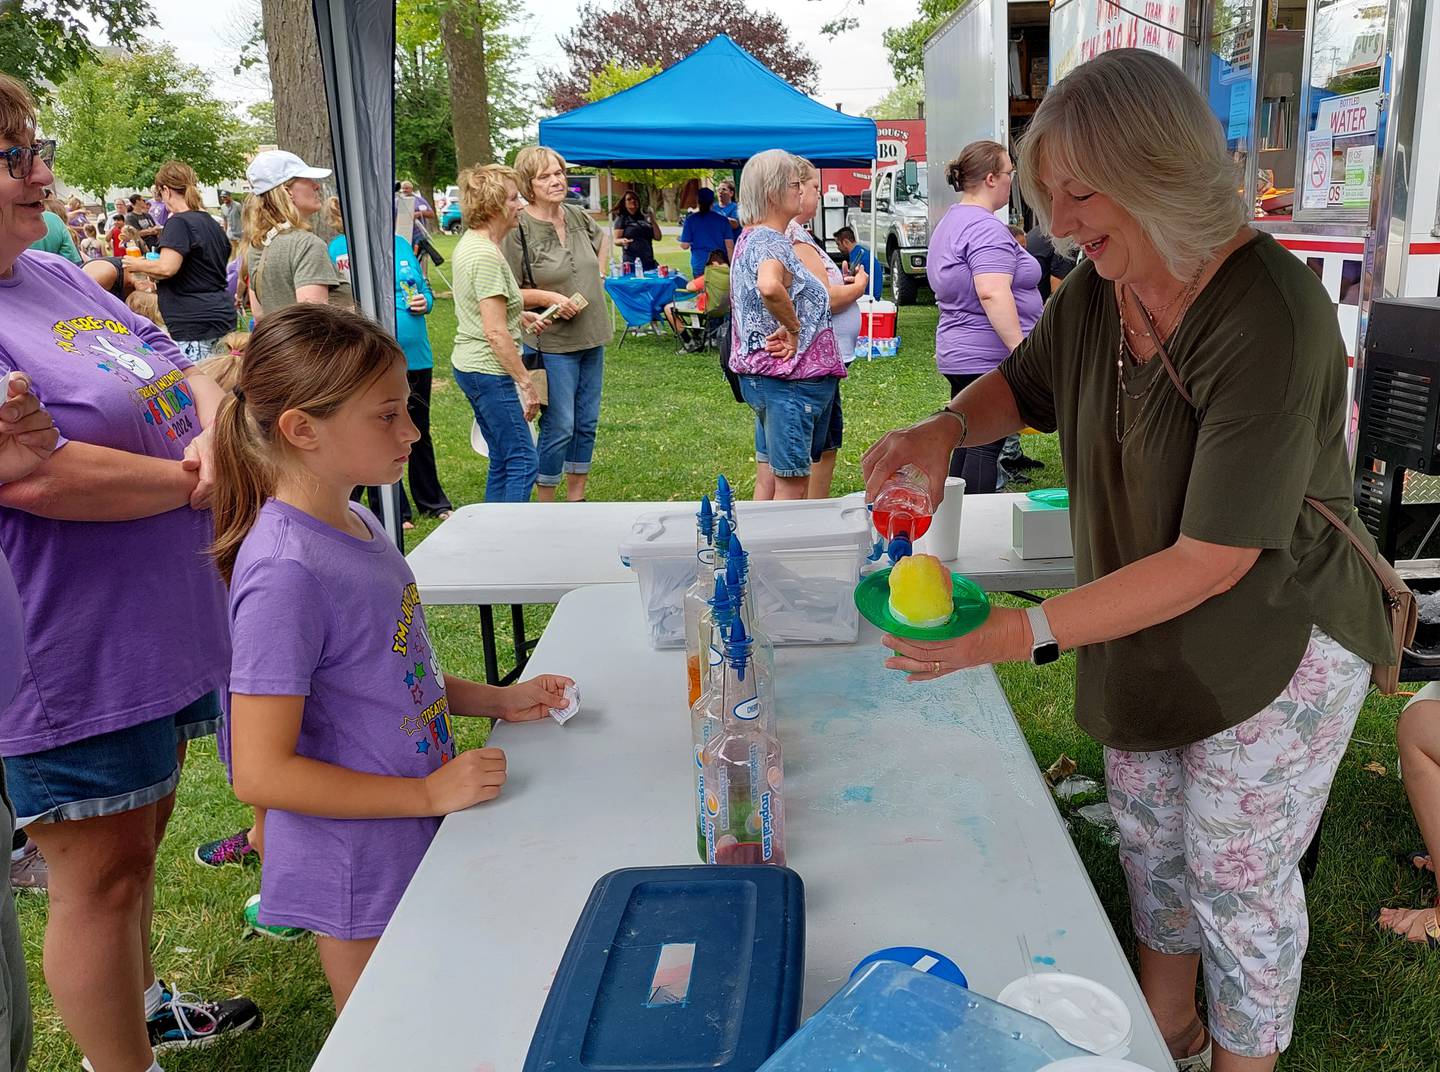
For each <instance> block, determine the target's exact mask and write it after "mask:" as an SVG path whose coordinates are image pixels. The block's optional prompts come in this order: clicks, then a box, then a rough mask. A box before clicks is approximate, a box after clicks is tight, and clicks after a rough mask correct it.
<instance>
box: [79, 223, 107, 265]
mask: <svg viewBox="0 0 1440 1072" xmlns="http://www.w3.org/2000/svg"><path fill="white" fill-rule="evenodd" d="M80 256H82V257H84V258H85V259H86V260H87V261H93V260H95V259H96V258H97V257H103V256H105V247H104V246H103V245H101V243H100V232H99V231H97V230H96V229H95V225H94V224H93V223H87V224H85V237H83V238H82V239H80Z"/></svg>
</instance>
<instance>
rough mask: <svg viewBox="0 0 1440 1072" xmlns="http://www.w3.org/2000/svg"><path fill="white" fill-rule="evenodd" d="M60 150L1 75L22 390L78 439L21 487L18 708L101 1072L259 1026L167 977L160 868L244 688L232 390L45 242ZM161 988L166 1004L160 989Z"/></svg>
mask: <svg viewBox="0 0 1440 1072" xmlns="http://www.w3.org/2000/svg"><path fill="white" fill-rule="evenodd" d="M54 152H55V143H54V142H53V141H47V142H41V141H37V139H36V136H35V107H34V102H33V100H32V99H31V97H30V94H29V92H28V91H27V90H26V88H25V87H24V85H22V84H21V83H20V82H17V81H16V80H14V79H13V78H9V77H7V76H5V75H0V161H3V165H0V375H3V374H5V373H9V372H22V373H24V374H25V375H26V376H27V377H28V378H29V380H30V382H31V383H32V384H33V385H34V392H35V394H36V395H37V396H38V397H39V398H41V399H43V400H44V402H45V404H46V407H47V408H48V410H49V411H50V413H51V414H53V416H54V418H55V423H56V424H57V425H58V426H59V427H60V428H61V430H62V431H63V433H64V436H65V438H63V439H61V440H60V441H59V445H58V446H57V447H56V449H55V450H54V453H53V454H51V455H50V457H48V458H46V459H45V460H44V461H43V462H42V463H41V464H40V465H39V466H38V467H37V468H36V469H35V470H34V472H32V473H30V474H29V475H28V476H25V477H23V478H22V479H16V480H12V481H10V482H7V483H5V484H3V485H0V553H3V554H4V556H5V558H6V559H8V560H9V563H10V566H11V568H12V570H13V573H14V576H15V580H16V581H17V583H18V585H19V588H20V595H21V597H22V602H23V607H24V632H25V640H24V643H25V651H24V663H23V666H22V672H21V676H20V683H19V689H18V691H17V692H16V694H15V696H14V698H13V699H9V702H8V704H7V705H6V706H4V707H3V708H0V756H3V757H4V766H5V780H6V782H7V783H8V786H7V787H8V789H9V797H10V800H11V801H12V802H13V803H14V806H15V811H16V814H17V816H18V818H17V824H18V825H21V826H23V827H25V829H26V831H27V833H29V835H30V836H31V838H32V839H33V840H34V841H35V843H36V844H37V845H38V846H39V847H40V849H41V851H42V852H43V853H44V855H45V858H46V860H47V861H48V862H49V865H50V878H49V893H50V911H49V920H48V923H47V929H46V935H45V978H46V981H47V982H48V983H49V984H50V991H51V994H52V995H53V997H54V999H55V1006H56V1009H57V1010H58V1011H59V1013H60V1016H61V1018H62V1019H63V1020H64V1021H65V1026H66V1027H67V1028H69V1030H70V1033H71V1035H73V1036H74V1038H75V1041H76V1043H77V1044H78V1045H79V1047H80V1048H81V1049H82V1050H83V1051H84V1053H85V1055H86V1056H87V1057H88V1058H89V1059H90V1063H91V1064H92V1065H93V1066H94V1067H95V1068H97V1069H134V1070H144V1069H152V1068H153V1062H154V1055H153V1052H152V1051H153V1050H154V1049H155V1048H156V1047H166V1048H169V1047H175V1046H194V1045H203V1044H205V1043H207V1042H213V1041H215V1039H216V1037H217V1036H218V1035H220V1034H221V1033H223V1032H225V1031H229V1030H240V1029H244V1028H249V1027H255V1026H258V1024H259V1021H260V1014H259V1011H258V1010H257V1009H256V1008H255V1006H254V1004H253V1003H251V1002H250V1001H249V1000H247V999H243V998H242V999H236V1000H234V1001H230V1002H221V1003H216V1002H201V1001H198V1000H195V999H193V998H191V997H189V996H186V997H181V996H180V995H179V994H178V993H176V992H175V991H174V990H173V989H172V988H170V987H167V986H165V985H164V984H163V983H162V982H161V981H160V980H159V979H158V978H157V977H156V976H155V973H154V968H153V965H152V963H151V957H150V945H149V932H150V918H151V911H152V907H153V903H154V894H155V856H156V852H157V850H158V848H159V845H160V839H161V837H162V836H163V835H164V832H165V825H166V822H167V821H168V820H169V817H170V812H171V810H172V809H173V808H174V804H175V786H176V784H177V783H178V781H179V778H180V762H181V759H182V757H183V755H184V749H185V742H186V741H187V740H189V739H190V738H192V737H196V736H199V735H201V734H204V733H209V732H213V730H214V727H215V722H216V720H217V719H218V717H219V714H220V711H219V702H218V690H219V689H220V688H221V687H222V686H223V685H224V683H225V679H226V675H227V673H228V670H229V655H230V643H229V632H228V629H227V622H226V615H225V592H224V589H223V587H222V586H221V583H220V576H219V574H218V573H217V572H216V571H215V569H214V567H213V566H212V565H211V564H210V563H209V562H208V561H207V560H206V558H205V553H204V552H205V549H206V547H207V545H208V544H209V542H210V538H211V535H212V526H211V522H210V513H209V502H208V500H209V496H210V489H211V484H212V478H211V471H212V466H211V462H210V448H209V442H210V438H209V435H208V434H207V433H206V429H207V428H208V425H209V423H210V418H211V416H212V415H213V413H214V412H215V408H216V406H217V405H218V403H219V400H220V389H219V388H218V387H217V386H216V385H215V384H214V382H213V381H211V380H210V379H209V378H208V377H206V376H204V375H202V374H200V373H197V372H195V371H194V369H193V368H192V367H191V363H190V362H189V361H188V360H186V358H185V357H184V356H183V355H181V353H180V351H179V350H177V349H176V348H175V344H174V343H173V342H171V341H170V339H169V337H168V336H167V335H165V333H164V332H162V331H161V330H160V329H159V328H156V327H155V326H154V325H153V324H151V323H150V322H149V321H148V320H145V319H143V318H141V317H138V316H136V315H135V314H133V313H131V311H130V310H129V309H128V308H127V307H126V305H125V303H124V302H122V301H120V300H118V299H117V298H115V297H114V295H112V294H109V293H107V292H106V291H104V290H102V289H100V287H99V286H98V285H97V284H96V283H95V282H94V281H93V280H91V279H90V277H89V276H87V275H85V273H84V272H82V271H81V270H80V269H79V268H78V267H75V266H74V265H72V264H70V263H69V262H68V261H66V260H64V259H63V258H60V257H57V256H53V255H51V254H48V253H41V252H39V251H36V250H30V249H28V247H29V245H30V243H31V242H33V241H35V240H36V239H37V238H38V237H40V236H41V235H42V234H44V231H45V222H44V220H43V218H42V210H43V204H42V201H41V199H42V197H43V194H44V189H45V187H46V186H48V185H51V184H52V183H54V181H55V176H54V175H53V174H52V172H51V171H50V162H51V161H52V160H53V159H54ZM147 983H148V984H149V985H148V987H147Z"/></svg>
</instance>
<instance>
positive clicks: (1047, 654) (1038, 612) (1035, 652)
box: [1025, 604, 1060, 666]
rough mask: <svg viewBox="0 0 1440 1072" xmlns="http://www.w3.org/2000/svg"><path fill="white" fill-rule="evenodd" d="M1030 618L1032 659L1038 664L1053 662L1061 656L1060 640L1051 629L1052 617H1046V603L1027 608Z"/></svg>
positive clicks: (1027, 614)
mask: <svg viewBox="0 0 1440 1072" xmlns="http://www.w3.org/2000/svg"><path fill="white" fill-rule="evenodd" d="M1025 616H1026V617H1027V618H1029V619H1030V636H1031V641H1030V661H1031V662H1032V663H1034V664H1035V665H1036V666H1044V665H1045V664H1047V663H1053V662H1054V661H1055V660H1056V659H1058V658H1060V642H1059V641H1057V640H1056V639H1055V634H1054V633H1052V632H1051V631H1050V619H1049V618H1047V617H1045V607H1044V604H1039V605H1037V606H1034V607H1026V608H1025Z"/></svg>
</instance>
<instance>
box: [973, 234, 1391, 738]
mask: <svg viewBox="0 0 1440 1072" xmlns="http://www.w3.org/2000/svg"><path fill="white" fill-rule="evenodd" d="M1119 341H1120V318H1119V314H1118V312H1117V310H1116V305H1115V295H1114V288H1113V286H1112V284H1111V283H1109V282H1107V281H1106V280H1104V279H1101V278H1100V276H1099V275H1097V274H1096V272H1095V268H1094V266H1093V265H1091V264H1088V263H1087V264H1082V265H1081V266H1080V267H1079V268H1078V269H1076V270H1075V271H1074V272H1072V273H1071V274H1070V276H1069V277H1068V278H1067V279H1066V281H1065V283H1064V285H1063V286H1061V287H1060V288H1059V290H1058V291H1057V292H1056V294H1055V296H1054V297H1053V298H1052V299H1051V300H1050V302H1049V303H1048V304H1047V305H1046V307H1045V312H1044V314H1043V315H1042V316H1041V318H1040V321H1039V323H1037V324H1036V326H1035V329H1034V331H1033V332H1032V333H1031V334H1030V337H1029V338H1028V339H1026V340H1025V342H1023V343H1022V344H1021V345H1020V346H1019V347H1018V348H1017V349H1016V350H1015V352H1014V353H1013V354H1011V355H1010V357H1008V358H1007V359H1006V360H1005V361H1004V363H1003V364H1001V366H1000V373H1001V375H1003V376H1004V377H1005V379H1006V381H1007V382H1008V383H1009V385H1010V388H1011V391H1012V392H1013V393H1014V395H1015V401H1016V403H1017V404H1018V407H1019V411H1020V416H1021V418H1022V419H1024V420H1025V421H1027V422H1028V423H1029V424H1031V425H1033V426H1034V427H1036V428H1039V429H1041V430H1044V431H1057V430H1058V432H1059V434H1060V449H1061V456H1062V458H1063V461H1064V467H1065V480H1066V483H1067V485H1068V486H1069V488H1070V503H1071V508H1070V509H1071V513H1070V527H1071V530H1072V533H1073V535H1074V543H1075V574H1076V579H1077V580H1078V581H1079V583H1080V584H1086V583H1088V582H1090V581H1092V580H1094V579H1096V578H1097V577H1103V576H1105V575H1106V574H1108V573H1111V572H1113V571H1115V570H1117V569H1119V568H1121V567H1122V566H1125V565H1127V564H1129V563H1131V562H1135V561H1137V560H1139V559H1141V558H1144V557H1146V556H1147V555H1152V554H1155V553H1156V552H1158V551H1162V550H1164V549H1165V548H1167V547H1169V546H1171V545H1172V544H1174V543H1175V541H1176V539H1178V538H1179V536H1180V535H1181V534H1184V535H1186V536H1189V537H1191V538H1192V539H1195V540H1201V541H1205V542H1208V543H1215V544H1224V545H1227V546H1232V547H1257V548H1260V549H1261V552H1260V557H1259V559H1258V560H1257V561H1256V563H1255V565H1254V567H1253V568H1252V569H1251V570H1250V571H1249V572H1248V573H1247V574H1246V575H1245V576H1244V577H1243V578H1241V580H1240V581H1239V582H1238V583H1237V584H1236V585H1235V586H1234V587H1233V588H1231V589H1230V590H1229V591H1228V592H1225V593H1224V594H1222V595H1218V596H1214V597H1212V598H1211V599H1208V600H1206V601H1205V602H1204V603H1202V604H1200V605H1199V606H1198V607H1196V608H1195V609H1193V610H1191V611H1189V612H1187V613H1185V614H1182V615H1180V616H1179V617H1178V618H1174V619H1172V620H1170V621H1168V622H1163V623H1161V624H1160V625H1156V626H1153V627H1151V628H1149V629H1145V630H1142V631H1141V632H1139V633H1136V634H1134V635H1132V636H1129V637H1125V638H1122V639H1120V640H1113V641H1109V642H1107V643H1103V644H1092V645H1087V646H1085V647H1083V648H1081V649H1080V650H1079V652H1078V654H1077V666H1076V683H1075V717H1076V720H1077V721H1078V722H1079V723H1080V725H1081V727H1082V728H1084V729H1085V730H1086V732H1088V733H1089V734H1090V735H1091V736H1093V737H1095V738H1096V739H1097V740H1099V741H1101V742H1102V743H1104V744H1107V745H1110V746H1111V747H1114V748H1121V749H1126V750H1130V751H1154V750H1157V749H1165V748H1174V747H1179V746H1180V745H1184V744H1188V743H1191V742H1194V741H1197V740H1200V739H1202V738H1204V737H1208V736H1211V735H1213V734H1215V733H1218V732H1220V731H1221V730H1224V729H1228V728H1230V727H1232V726H1235V725H1238V724H1239V723H1241V722H1243V721H1245V720H1246V719H1248V718H1250V717H1251V716H1252V715H1254V714H1256V713H1257V712H1259V711H1260V710H1261V709H1262V708H1264V707H1266V706H1267V705H1268V704H1270V703H1271V702H1272V701H1273V700H1275V699H1276V698H1277V697H1278V696H1280V694H1281V692H1282V691H1284V689H1285V687H1286V685H1287V684H1288V683H1289V681H1290V678H1291V677H1292V676H1293V675H1294V673H1295V670H1296V668H1297V667H1298V666H1299V664H1300V659H1301V656H1302V655H1303V654H1304V651H1305V648H1306V645H1307V644H1308V642H1309V637H1310V630H1311V627H1312V626H1318V627H1319V628H1320V629H1322V630H1323V631H1324V632H1326V633H1328V634H1329V635H1330V636H1331V637H1333V638H1334V639H1336V640H1337V641H1339V642H1340V643H1341V644H1343V645H1344V646H1345V647H1346V648H1348V649H1349V650H1350V651H1352V652H1354V653H1355V654H1357V655H1359V656H1361V657H1362V658H1364V659H1367V660H1369V661H1370V662H1372V663H1374V662H1380V663H1388V662H1393V656H1391V654H1390V639H1389V638H1390V633H1389V627H1388V624H1387V621H1386V618H1385V614H1384V611H1383V608H1382V602H1381V594H1380V588H1379V585H1378V583H1377V582H1376V580H1375V578H1374V574H1372V573H1371V572H1370V570H1369V567H1368V566H1367V565H1366V564H1365V562H1364V560H1363V559H1362V558H1361V557H1360V555H1359V554H1358V553H1357V552H1356V550H1355V549H1354V548H1353V547H1352V546H1350V544H1349V542H1348V541H1347V540H1346V539H1345V536H1344V535H1343V534H1342V533H1340V532H1339V531H1338V530H1336V529H1335V528H1333V527H1332V526H1331V525H1329V524H1328V523H1327V522H1326V521H1325V520H1324V519H1323V518H1322V517H1321V516H1320V515H1319V514H1318V513H1317V512H1316V511H1315V510H1314V509H1313V508H1311V507H1309V506H1307V505H1305V503H1304V496H1306V495H1313V496H1316V497H1317V498H1319V499H1321V500H1323V501H1324V502H1325V503H1326V504H1327V505H1328V506H1329V507H1330V509H1331V510H1333V511H1335V513H1336V514H1337V515H1339V516H1340V517H1341V518H1342V519H1344V520H1346V521H1348V522H1349V523H1350V526H1351V528H1352V529H1353V530H1354V531H1355V532H1356V533H1357V534H1359V535H1360V538H1361V539H1362V540H1364V541H1365V542H1366V543H1367V544H1368V545H1369V546H1371V547H1372V548H1373V546H1374V541H1373V540H1371V538H1370V536H1369V534H1368V533H1367V532H1366V531H1365V529H1364V527H1363V525H1361V524H1360V523H1359V521H1358V519H1357V518H1356V516H1355V510H1354V506H1353V502H1352V499H1351V494H1352V492H1351V486H1352V476H1351V467H1350V463H1349V460H1348V457H1347V455H1346V450H1345V439H1344V430H1345V420H1346V413H1345V383H1346V364H1345V347H1344V344H1343V343H1342V341H1341V338H1340V332H1339V328H1338V326H1337V324H1336V321H1335V310H1334V307H1333V306H1332V305H1331V303H1330V299H1329V297H1328V296H1327V295H1326V293H1325V290H1324V288H1323V287H1322V286H1321V284H1320V282H1319V280H1318V279H1316V277H1315V274H1314V273H1313V272H1311V271H1310V269H1309V268H1308V267H1306V266H1305V265H1304V264H1303V263H1302V262H1301V261H1300V260H1298V259H1297V258H1296V257H1295V256H1294V255H1293V254H1291V253H1289V252H1287V251H1286V250H1285V249H1283V248H1282V247H1281V246H1280V245H1279V244H1278V243H1276V242H1275V240H1274V239H1272V238H1270V237H1269V236H1268V235H1263V234H1262V235H1258V236H1257V237H1256V238H1255V239H1254V240H1252V241H1251V242H1249V243H1248V244H1247V245H1245V246H1244V247H1242V248H1241V249H1239V250H1237V251H1236V252H1235V253H1233V254H1232V255H1231V256H1230V257H1229V259H1228V260H1227V261H1226V262H1225V263H1224V264H1223V265H1222V266H1221V267H1220V270H1219V271H1218V272H1217V273H1216V275H1215V276H1214V278H1213V279H1212V280H1211V281H1210V282H1209V283H1208V284H1207V285H1206V286H1205V288H1204V290H1202V291H1201V292H1200V294H1199V295H1198V296H1197V297H1196V299H1195V302H1194V304H1193V305H1192V306H1191V307H1190V309H1189V311H1188V312H1187V313H1186V314H1185V317H1184V319H1183V320H1182V321H1181V323H1180V326H1179V327H1178V329H1177V330H1176V331H1175V333H1174V335H1173V337H1172V338H1171V340H1170V341H1169V343H1168V344H1167V352H1168V353H1169V355H1170V357H1171V360H1172V361H1173V362H1174V363H1175V366H1176V369H1177V370H1178V372H1179V375H1180V379H1181V381H1182V382H1183V383H1184V384H1185V386H1186V388H1187V389H1188V390H1189V392H1190V394H1191V396H1192V397H1193V398H1194V399H1195V407H1196V408H1192V407H1191V406H1190V404H1189V403H1187V402H1186V401H1185V400H1184V399H1183V398H1182V397H1181V396H1180V393H1179V392H1178V391H1177V390H1176V388H1175V386H1174V384H1172V383H1171V382H1170V380H1169V377H1168V376H1167V375H1166V373H1165V369H1164V367H1163V365H1162V363H1161V362H1160V360H1159V358H1158V357H1156V358H1152V359H1151V360H1149V361H1147V362H1146V363H1145V364H1144V365H1142V366H1139V368H1138V369H1135V370H1134V371H1133V373H1127V378H1126V381H1125V385H1124V390H1123V391H1121V392H1120V396H1119V397H1120V415H1119V421H1118V424H1119V428H1120V431H1121V433H1123V445H1122V444H1121V443H1117V441H1116V440H1117V431H1116V425H1117V419H1116V397H1117V390H1116V388H1117V383H1116V376H1117V369H1116V355H1117V352H1118V348H1119ZM1131 396H1139V397H1138V398H1132V397H1131Z"/></svg>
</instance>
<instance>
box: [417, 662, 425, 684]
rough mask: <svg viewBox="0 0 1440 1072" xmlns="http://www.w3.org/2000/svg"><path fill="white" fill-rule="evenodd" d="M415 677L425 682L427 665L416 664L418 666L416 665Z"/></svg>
mask: <svg viewBox="0 0 1440 1072" xmlns="http://www.w3.org/2000/svg"><path fill="white" fill-rule="evenodd" d="M415 676H416V677H418V678H419V679H420V680H421V681H424V680H425V664H424V663H416V664H415Z"/></svg>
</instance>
